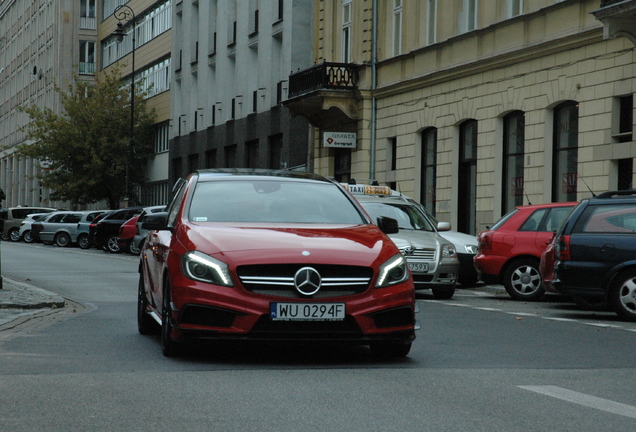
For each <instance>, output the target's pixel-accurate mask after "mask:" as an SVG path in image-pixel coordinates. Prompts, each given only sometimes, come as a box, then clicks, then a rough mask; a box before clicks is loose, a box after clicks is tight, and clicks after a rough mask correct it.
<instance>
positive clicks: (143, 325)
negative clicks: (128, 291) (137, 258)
mask: <svg viewBox="0 0 636 432" xmlns="http://www.w3.org/2000/svg"><path fill="white" fill-rule="evenodd" d="M147 311H148V299H147V298H146V290H145V289H144V277H143V275H142V274H140V275H139V286H138V293H137V329H138V330H139V333H141V334H142V335H150V334H155V333H157V330H158V326H157V323H156V322H155V320H153V319H152V317H151V316H150V315H148V312H147Z"/></svg>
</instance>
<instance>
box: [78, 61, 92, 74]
mask: <svg viewBox="0 0 636 432" xmlns="http://www.w3.org/2000/svg"><path fill="white" fill-rule="evenodd" d="M79 73H80V75H94V74H95V63H86V62H80V64H79Z"/></svg>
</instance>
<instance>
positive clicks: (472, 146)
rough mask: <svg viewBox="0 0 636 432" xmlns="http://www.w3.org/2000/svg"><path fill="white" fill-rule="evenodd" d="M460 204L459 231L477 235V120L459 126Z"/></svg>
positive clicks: (458, 212)
mask: <svg viewBox="0 0 636 432" xmlns="http://www.w3.org/2000/svg"><path fill="white" fill-rule="evenodd" d="M458 198H459V202H458V208H457V230H458V231H461V232H465V233H468V234H475V230H476V216H477V210H476V207H475V202H476V200H477V120H466V121H465V122H463V123H462V124H461V125H460V126H459V196H458Z"/></svg>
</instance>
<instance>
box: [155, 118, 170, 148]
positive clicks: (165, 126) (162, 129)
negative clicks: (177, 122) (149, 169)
mask: <svg viewBox="0 0 636 432" xmlns="http://www.w3.org/2000/svg"><path fill="white" fill-rule="evenodd" d="M169 134H170V122H169V121H165V122H162V123H159V124H157V125H156V126H155V127H154V132H153V143H154V151H155V153H165V152H167V151H168V148H169V147H168V145H169V144H168V143H169V141H170V135H169Z"/></svg>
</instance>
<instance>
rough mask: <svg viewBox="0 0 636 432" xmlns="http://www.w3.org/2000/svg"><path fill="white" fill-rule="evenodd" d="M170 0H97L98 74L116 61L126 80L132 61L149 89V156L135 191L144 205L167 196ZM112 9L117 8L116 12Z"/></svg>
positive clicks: (165, 200) (137, 78)
mask: <svg viewBox="0 0 636 432" xmlns="http://www.w3.org/2000/svg"><path fill="white" fill-rule="evenodd" d="M174 1H175V0H129V1H126V0H100V9H99V31H98V40H99V48H98V52H99V57H98V58H99V68H98V76H99V74H102V73H107V72H108V71H109V70H110V69H111V68H112V67H113V66H114V65H116V64H118V65H119V66H121V67H122V70H121V72H122V74H123V77H124V81H125V84H126V85H130V82H131V79H132V77H133V64H134V79H135V85H136V86H141V87H142V88H143V89H144V90H146V91H147V92H148V95H149V96H148V101H147V105H146V108H147V109H149V110H150V109H154V110H155V113H156V119H155V133H154V138H153V141H154V142H153V143H152V144H153V148H154V156H152V157H151V158H150V159H149V160H148V161H147V165H146V172H145V174H146V183H145V184H144V185H142V186H141V187H140V188H139V190H138V191H137V192H136V193H135V195H136V196H138V197H139V201H140V204H142V205H147V206H150V205H163V204H167V203H168V199H169V189H170V188H169V185H168V172H169V171H168V164H169V151H168V140H169V134H170V132H169V131H170V118H171V117H170V85H171V75H172V56H171V46H172V14H173V7H174ZM118 7H120V9H117V8H118ZM116 10H118V13H115V11H116ZM118 23H121V28H122V30H123V32H124V33H125V35H124V37H123V38H122V40H121V41H119V40H118V38H117V36H116V35H114V34H113V32H115V30H116V29H117V24H118ZM133 29H134V36H133ZM133 39H134V50H133ZM138 144H142V143H138Z"/></svg>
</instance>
